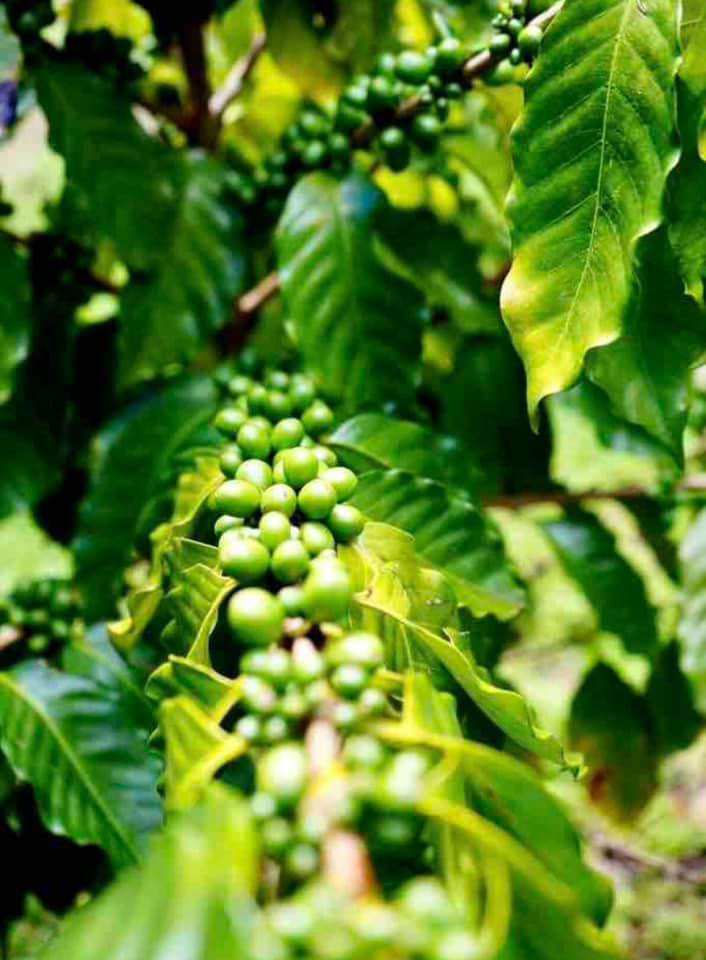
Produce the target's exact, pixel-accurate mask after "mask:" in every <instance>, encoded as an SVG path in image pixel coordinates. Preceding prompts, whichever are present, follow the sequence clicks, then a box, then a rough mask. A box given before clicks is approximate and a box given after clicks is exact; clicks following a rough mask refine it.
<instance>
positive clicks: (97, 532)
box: [74, 377, 216, 618]
mask: <svg viewBox="0 0 706 960" xmlns="http://www.w3.org/2000/svg"><path fill="white" fill-rule="evenodd" d="M215 405H216V389H215V387H214V385H213V383H212V381H211V380H210V379H207V378H205V377H194V378H189V379H184V380H176V381H173V382H171V383H170V384H168V385H167V386H166V387H163V388H162V389H157V390H155V391H153V392H152V393H151V394H149V395H148V396H146V397H145V398H144V399H142V400H139V401H137V402H136V403H134V404H131V405H130V406H129V407H128V408H127V409H126V410H125V411H124V412H123V413H122V414H120V415H119V416H118V417H117V418H116V419H115V420H113V421H112V422H111V423H110V424H109V425H108V426H107V427H106V428H105V429H104V430H103V431H102V432H101V433H100V434H99V436H98V439H97V443H96V451H95V460H94V467H93V471H92V481H91V487H90V490H89V493H88V496H87V498H86V500H85V501H84V502H83V505H82V508H81V517H80V525H79V532H78V536H77V538H76V541H75V544H74V548H75V552H76V564H77V573H78V579H79V582H80V584H81V586H82V589H83V591H84V595H85V598H86V605H87V610H88V616H89V618H93V617H98V616H101V615H106V614H108V615H109V614H110V613H111V612H112V610H113V602H114V597H115V592H116V589H117V587H118V580H119V577H120V575H121V573H122V568H123V566H124V564H125V563H126V561H127V560H128V559H129V556H130V551H131V549H132V546H133V541H134V539H135V536H136V533H137V530H138V526H139V523H140V515H141V513H142V510H143V508H144V506H145V504H146V503H147V502H148V501H149V498H150V497H151V496H152V495H153V494H154V493H155V492H156V491H157V489H158V488H159V484H160V482H161V479H162V476H163V474H164V473H165V472H166V471H167V470H168V469H169V466H170V463H171V461H172V459H173V458H174V457H175V456H176V455H177V454H178V453H179V451H180V450H182V449H184V448H185V447H186V446H187V445H188V444H189V442H190V440H191V438H192V436H193V435H194V433H195V432H196V430H197V429H198V428H199V427H200V426H201V425H202V424H203V423H205V422H206V421H208V420H209V419H210V417H211V416H212V414H213V411H214V408H215ZM138 477H139V483H138V482H136V478H138Z"/></svg>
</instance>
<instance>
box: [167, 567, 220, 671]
mask: <svg viewBox="0 0 706 960" xmlns="http://www.w3.org/2000/svg"><path fill="white" fill-rule="evenodd" d="M168 559H169V560H170V562H171V564H172V570H171V573H172V576H171V582H172V584H173V589H172V590H171V591H170V592H169V593H168V594H167V600H168V602H169V606H170V608H171V610H172V612H173V614H174V620H175V623H176V628H175V632H176V636H177V638H178V639H179V641H180V644H181V650H179V651H176V652H177V653H180V652H182V651H188V652H187V657H188V659H189V660H193V661H194V663H200V664H202V665H203V666H205V667H210V666H211V655H210V653H209V643H208V641H209V638H210V636H211V633H212V632H213V629H214V627H215V626H216V621H217V619H218V610H219V608H220V606H221V604H222V603H223V601H224V600H225V598H226V597H227V596H228V594H229V593H231V591H232V590H233V588H234V587H235V580H233V579H231V578H230V577H223V576H221V574H220V573H218V572H217V571H216V570H212V569H211V568H210V567H207V566H205V565H204V564H203V563H197V564H194V566H192V567H188V568H187V569H186V570H180V569H178V567H177V565H176V564H177V563H178V561H175V560H174V559H172V556H171V554H169V555H168Z"/></svg>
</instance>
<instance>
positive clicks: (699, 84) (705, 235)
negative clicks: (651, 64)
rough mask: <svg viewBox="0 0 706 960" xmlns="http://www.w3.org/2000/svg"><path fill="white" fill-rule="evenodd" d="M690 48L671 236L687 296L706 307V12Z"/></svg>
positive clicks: (700, 13) (684, 68)
mask: <svg viewBox="0 0 706 960" xmlns="http://www.w3.org/2000/svg"><path fill="white" fill-rule="evenodd" d="M685 40H686V49H685V51H684V58H683V60H682V63H681V66H680V69H679V76H678V77H677V100H678V116H679V133H680V135H681V139H682V156H681V160H680V161H679V165H678V166H677V168H676V170H675V171H674V173H673V174H672V176H671V177H670V181H669V188H670V189H669V194H668V213H669V220H670V226H669V236H670V239H671V241H672V244H673V245H674V250H675V253H676V256H677V260H678V261H679V267H680V270H681V274H682V277H683V279H684V285H685V287H686V289H687V291H688V292H689V293H690V294H691V295H692V296H693V297H694V298H695V299H696V300H698V301H699V303H701V304H702V305H703V299H704V277H706V214H705V213H704V208H703V204H702V203H700V202H699V201H698V200H697V198H699V197H703V196H704V194H705V193H706V148H705V147H704V145H703V142H702V141H703V123H704V112H705V111H706V70H704V62H706V10H705V9H704V7H703V5H701V9H700V10H699V9H698V8H697V9H695V10H694V11H693V12H692V15H691V17H690V27H689V31H688V35H687V37H686V38H685Z"/></svg>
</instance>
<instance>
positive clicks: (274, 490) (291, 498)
mask: <svg viewBox="0 0 706 960" xmlns="http://www.w3.org/2000/svg"><path fill="white" fill-rule="evenodd" d="M260 509H261V510H262V512H263V513H268V512H269V511H271V510H276V511H277V512H278V513H283V514H284V515H285V516H286V517H291V516H292V514H293V513H294V511H295V510H296V509H297V495H296V493H295V492H294V490H293V488H292V487H290V486H289V485H288V484H286V483H275V484H273V485H272V486H271V487H268V488H267V490H265V492H264V493H263V494H262V500H261V501H260Z"/></svg>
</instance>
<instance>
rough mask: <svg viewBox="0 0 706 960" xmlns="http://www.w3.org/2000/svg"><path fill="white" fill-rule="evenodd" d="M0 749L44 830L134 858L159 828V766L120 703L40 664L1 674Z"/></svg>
mask: <svg viewBox="0 0 706 960" xmlns="http://www.w3.org/2000/svg"><path fill="white" fill-rule="evenodd" d="M0 744H1V745H2V750H3V753H4V754H5V756H6V757H7V759H8V760H9V761H10V763H11V765H12V767H13V769H14V770H15V773H16V774H17V775H18V776H19V777H20V778H21V779H23V780H27V781H28V782H29V783H31V784H32V786H33V787H34V789H35V791H36V793H37V798H38V802H39V808H40V812H41V815H42V819H43V820H44V822H45V824H46V825H47V827H48V828H49V829H50V830H52V831H53V832H55V833H62V834H66V835H67V836H69V837H71V838H72V839H73V840H75V841H76V842H77V843H95V844H98V845H99V846H101V847H103V849H104V850H105V851H106V853H107V854H108V855H109V857H110V858H111V860H112V862H113V864H114V865H115V866H122V865H124V864H126V863H130V862H132V861H133V860H136V859H137V858H138V856H139V853H140V849H141V846H142V843H143V841H144V839H145V837H146V836H147V834H149V833H150V832H152V831H153V830H155V829H156V828H157V827H158V826H159V824H160V822H161V816H162V814H161V803H160V800H159V796H158V794H157V779H158V776H159V768H160V763H159V760H158V759H157V757H156V756H154V755H152V754H151V753H150V751H149V749H148V747H147V736H146V734H145V733H143V732H141V731H139V730H137V729H135V728H134V726H133V725H132V723H131V722H130V717H129V713H127V712H126V709H125V706H124V704H123V703H122V701H121V700H120V699H119V698H112V697H106V695H105V689H104V687H103V686H102V685H100V684H98V683H96V682H95V681H91V680H88V679H86V678H84V677H73V676H69V675H68V674H63V673H59V672H58V671H57V670H53V669H51V668H50V667H47V666H46V665H45V664H44V663H43V662H42V661H39V660H35V661H32V662H28V663H25V664H22V665H20V666H19V667H17V668H15V669H14V670H10V671H7V672H5V673H2V674H0Z"/></svg>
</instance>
